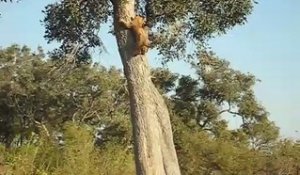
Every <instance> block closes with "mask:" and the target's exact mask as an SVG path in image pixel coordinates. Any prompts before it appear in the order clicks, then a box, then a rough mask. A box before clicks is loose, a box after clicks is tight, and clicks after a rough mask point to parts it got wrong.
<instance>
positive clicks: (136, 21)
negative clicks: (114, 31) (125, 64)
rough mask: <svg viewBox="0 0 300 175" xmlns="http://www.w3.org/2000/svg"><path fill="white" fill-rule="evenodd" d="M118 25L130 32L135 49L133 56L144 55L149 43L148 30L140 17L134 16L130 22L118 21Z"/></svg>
mask: <svg viewBox="0 0 300 175" xmlns="http://www.w3.org/2000/svg"><path fill="white" fill-rule="evenodd" d="M120 24H121V25H122V26H123V27H124V28H125V29H128V30H131V31H132V33H133V35H134V38H135V41H136V49H135V53H134V54H135V55H141V54H142V55H144V54H145V53H146V52H147V51H148V48H149V46H150V41H149V39H148V30H147V29H146V21H145V19H144V17H142V16H135V17H134V18H131V21H130V22H125V21H123V20H121V21H120Z"/></svg>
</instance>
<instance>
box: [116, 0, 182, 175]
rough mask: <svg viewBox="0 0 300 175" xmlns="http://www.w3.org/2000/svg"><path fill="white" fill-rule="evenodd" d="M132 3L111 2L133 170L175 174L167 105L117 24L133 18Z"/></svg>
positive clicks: (128, 36)
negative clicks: (128, 115)
mask: <svg viewBox="0 0 300 175" xmlns="http://www.w3.org/2000/svg"><path fill="white" fill-rule="evenodd" d="M134 3H135V1H134V0H126V1H120V0H115V1H113V6H114V28H115V34H116V39H117V43H118V47H119V53H120V56H121V59H122V63H123V66H124V73H125V76H126V79H127V84H128V91H129V95H130V109H131V120H132V125H133V134H134V143H135V145H134V150H135V162H136V171H137V174H139V175H179V174H180V170H179V165H178V160H177V155H176V151H175V147H174V143H173V134H172V129H171V123H170V117H169V112H168V109H167V106H166V104H165V102H164V99H163V97H162V96H161V95H160V94H159V92H158V90H157V89H156V88H155V86H154V84H153V83H152V81H151V76H150V68H149V65H148V60H147V57H146V56H145V55H138V56H133V52H134V48H135V45H134V38H133V35H132V34H131V33H130V31H127V30H124V29H122V28H121V27H120V26H119V23H118V22H119V21H120V19H125V20H126V19H127V20H128V19H130V17H134V16H135V11H134Z"/></svg>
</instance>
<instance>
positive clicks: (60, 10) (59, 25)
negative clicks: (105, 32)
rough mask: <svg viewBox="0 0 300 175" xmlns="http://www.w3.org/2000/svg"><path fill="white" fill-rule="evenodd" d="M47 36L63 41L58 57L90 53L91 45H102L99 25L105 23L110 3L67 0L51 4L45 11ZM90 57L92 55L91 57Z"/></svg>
mask: <svg viewBox="0 0 300 175" xmlns="http://www.w3.org/2000/svg"><path fill="white" fill-rule="evenodd" d="M43 12H44V14H45V16H46V17H45V18H44V20H43V23H44V25H45V28H46V31H45V36H44V37H45V38H46V39H47V40H48V42H52V41H58V42H61V43H62V45H61V47H60V49H59V50H57V51H56V52H57V53H56V54H58V53H59V52H61V53H60V54H58V55H57V57H61V56H62V55H63V54H73V55H75V56H77V57H79V59H80V58H82V57H83V58H84V57H85V58H86V57H88V55H89V48H94V47H103V43H102V41H101V39H100V38H99V36H98V34H99V33H98V32H99V29H100V25H101V24H102V23H106V22H107V19H108V17H109V14H110V13H111V7H110V6H109V4H108V1H106V0H102V1H99V0H89V1H79V0H64V1H60V2H56V3H53V4H49V5H47V6H46V7H45V10H44V11H43ZM89 59H90V58H89Z"/></svg>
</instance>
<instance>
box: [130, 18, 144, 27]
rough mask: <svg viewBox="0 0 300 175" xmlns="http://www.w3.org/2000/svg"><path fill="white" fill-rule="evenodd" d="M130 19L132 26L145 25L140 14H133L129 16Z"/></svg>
mask: <svg viewBox="0 0 300 175" xmlns="http://www.w3.org/2000/svg"><path fill="white" fill-rule="evenodd" d="M131 20H132V21H131V22H132V24H133V25H134V26H137V27H141V28H142V27H144V26H145V25H146V22H145V18H144V17H142V16H135V17H134V18H131Z"/></svg>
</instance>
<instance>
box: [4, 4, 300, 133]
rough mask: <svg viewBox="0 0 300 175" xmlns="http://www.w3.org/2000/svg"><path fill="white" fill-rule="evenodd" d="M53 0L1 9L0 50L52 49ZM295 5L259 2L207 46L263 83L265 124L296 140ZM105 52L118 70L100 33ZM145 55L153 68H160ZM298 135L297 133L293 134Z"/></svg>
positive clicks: (299, 98)
mask: <svg viewBox="0 0 300 175" xmlns="http://www.w3.org/2000/svg"><path fill="white" fill-rule="evenodd" d="M50 2H55V0H22V1H21V2H20V3H13V4H10V3H7V4H4V3H1V4H0V12H1V14H2V15H1V18H0V46H1V47H7V46H9V45H11V44H13V43H17V44H20V45H23V44H25V45H28V46H29V47H31V48H32V49H35V48H37V46H39V45H40V46H42V47H43V48H44V49H45V50H51V49H53V48H54V47H55V46H56V45H55V44H50V45H48V44H47V42H46V41H45V40H44V38H43V35H44V27H43V26H42V24H41V22H40V20H42V19H43V14H42V12H41V10H43V9H44V6H45V5H47V4H48V3H50ZM299 9H300V1H295V0H272V1H271V0H260V1H259V4H257V5H255V8H254V11H253V13H252V15H250V16H249V18H248V23H247V24H245V25H243V26H237V27H235V28H234V29H233V30H231V31H230V32H228V34H226V35H223V36H221V37H217V38H215V39H212V40H211V41H210V44H211V47H212V49H213V51H214V52H216V54H217V55H218V56H219V57H221V58H224V59H227V60H228V61H230V63H231V66H232V67H233V68H235V69H237V70H240V71H242V72H245V73H246V72H250V73H252V74H254V75H255V76H256V77H257V78H258V79H260V80H262V82H260V83H257V84H256V86H255V93H256V97H257V99H258V101H259V102H260V103H262V105H263V106H265V107H266V109H267V110H268V111H269V112H270V120H272V121H275V123H276V125H277V126H279V127H280V128H281V130H280V132H281V136H283V137H289V138H300V111H299V109H300V91H299V90H300V81H299V79H298V78H300V77H299V75H300V69H299V67H300V59H299V56H300V48H299V46H300V34H299V32H300V11H299ZM100 35H101V36H102V40H103V41H104V43H105V46H106V48H107V49H108V53H104V54H103V55H97V54H95V55H96V59H95V61H98V62H100V63H101V64H103V65H106V66H110V65H115V66H117V67H121V62H120V58H119V54H118V52H117V49H116V44H115V39H114V38H113V37H112V36H107V34H106V33H105V32H101V33H100ZM155 57H156V56H155V54H150V56H149V60H150V64H151V65H152V66H157V65H159V60H157V59H156V58H155ZM169 68H170V69H171V71H173V72H179V73H181V74H192V73H193V72H192V70H191V69H190V67H189V66H188V65H187V64H185V63H183V62H173V63H170V64H169ZM296 131H299V132H296Z"/></svg>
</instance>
